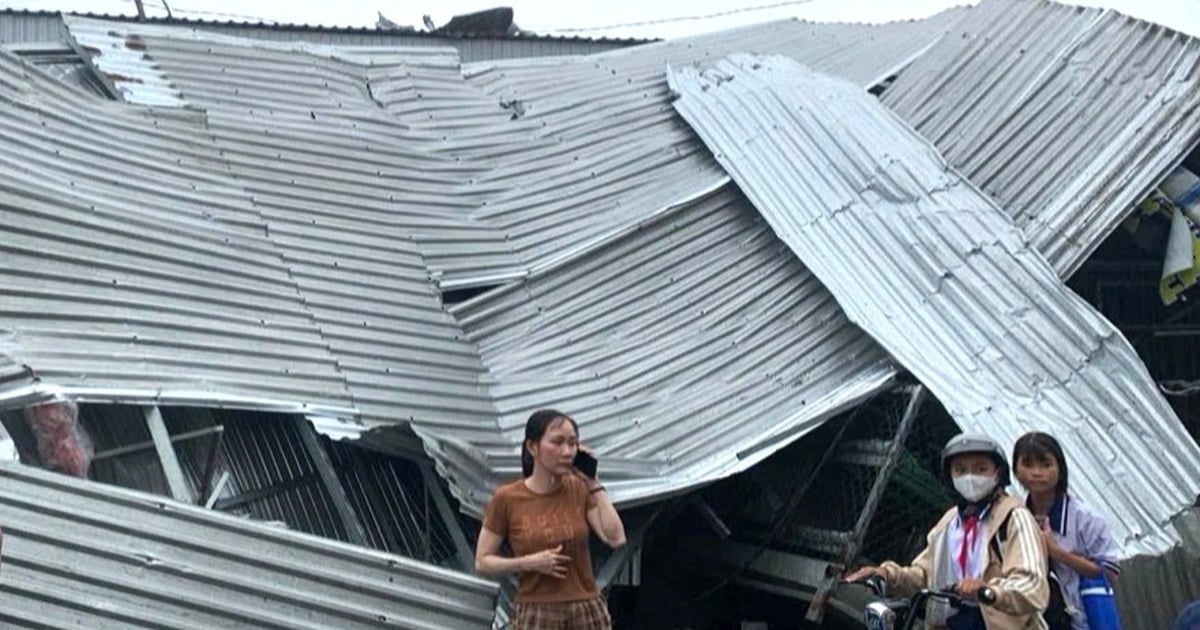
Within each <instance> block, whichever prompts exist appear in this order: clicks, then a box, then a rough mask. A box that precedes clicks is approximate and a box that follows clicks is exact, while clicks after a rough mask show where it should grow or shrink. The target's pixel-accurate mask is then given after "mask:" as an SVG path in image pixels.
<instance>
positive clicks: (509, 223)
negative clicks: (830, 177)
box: [443, 10, 962, 285]
mask: <svg viewBox="0 0 1200 630" xmlns="http://www.w3.org/2000/svg"><path fill="white" fill-rule="evenodd" d="M961 13H962V10H954V11H947V12H944V13H942V14H939V15H938V16H936V17H935V18H931V19H929V20H923V21H916V22H900V23H894V24H888V25H842V24H810V23H804V22H799V21H795V20H789V21H782V22H774V23H769V24H764V25H760V26H754V27H746V28H741V29H734V30H730V31H726V32H721V33H717V34H712V35H705V36H700V37H694V38H687V39H682V40H678V41H673V42H662V43H655V44H648V45H644V46H639V47H635V48H629V49H623V50H620V51H613V52H609V53H603V54H598V55H591V56H588V57H568V58H558V59H543V60H524V61H513V62H489V63H478V64H470V65H467V66H465V67H464V70H463V71H464V74H465V76H466V77H467V79H468V80H469V81H470V83H471V84H472V85H474V86H477V87H478V88H479V89H481V90H483V91H484V92H486V93H487V94H489V95H490V96H492V97H493V98H494V99H496V100H499V101H501V102H505V103H519V104H520V107H521V112H522V114H521V120H522V121H524V122H526V123H533V124H535V125H536V127H535V131H536V137H537V138H539V139H543V140H549V141H551V144H550V146H544V145H542V144H538V145H532V146H517V147H510V148H506V149H505V150H504V153H503V162H501V163H499V164H497V166H496V168H494V169H493V170H492V171H490V172H489V173H488V174H487V175H486V176H484V177H483V179H482V180H481V181H486V182H488V183H489V184H490V185H491V186H492V187H494V188H497V189H498V190H497V192H495V193H494V194H492V195H490V196H489V197H487V204H486V207H483V208H480V209H479V210H477V211H476V212H475V214H474V216H476V217H477V218H480V219H482V220H487V221H489V222H492V223H496V224H498V225H501V226H502V227H503V228H504V229H505V231H506V233H508V234H509V235H510V239H511V241H512V243H513V246H514V248H515V249H516V251H517V253H518V255H519V256H520V257H521V258H522V259H523V261H524V262H525V263H527V264H528V265H529V267H530V268H532V269H534V270H537V269H541V268H544V267H546V266H548V265H554V264H558V263H560V262H562V261H564V260H570V259H571V258H574V257H577V256H580V255H582V254H583V253H584V252H587V251H589V250H590V249H592V248H594V247H596V246H598V245H600V244H603V243H605V242H608V241H610V240H612V239H614V238H617V237H620V236H621V235H624V234H625V233H627V232H628V230H630V229H632V228H634V227H635V226H636V225H637V224H638V223H639V222H640V221H643V220H645V219H646V218H648V217H650V216H655V215H657V214H659V213H662V212H665V211H667V210H668V209H669V208H671V207H672V206H675V205H678V204H680V203H683V202H685V201H687V200H689V199H692V198H694V197H695V196H696V194H697V193H698V192H699V191H707V190H711V189H713V188H715V187H716V186H719V185H721V184H722V183H723V182H724V174H723V173H722V172H721V171H720V169H719V168H717V166H716V165H715V164H714V163H713V162H712V159H711V158H710V157H709V156H708V155H707V153H706V152H704V151H703V150H702V148H701V146H700V144H699V143H698V142H697V141H696V139H695V136H694V134H692V132H691V131H690V130H688V129H687V128H686V126H684V125H681V124H680V121H679V120H678V118H677V117H676V116H675V115H674V113H673V112H672V111H671V108H670V104H669V94H668V91H667V89H666V80H665V76H666V75H665V72H666V68H667V66H669V65H673V66H679V65H688V64H695V63H704V62H705V61H706V60H709V59H715V58H719V57H720V56H723V55H725V54H727V53H729V52H737V51H745V50H753V51H762V52H781V53H786V54H790V55H794V56H796V57H797V58H799V59H802V60H804V61H805V62H807V63H811V64H813V65H815V66H816V67H819V68H821V69H823V70H826V71H828V72H832V73H834V74H839V75H842V76H848V77H849V78H851V79H853V80H856V81H861V82H862V83H863V85H864V86H869V85H870V84H871V83H873V82H874V81H875V80H877V79H879V78H882V77H886V76H888V75H889V74H890V73H892V72H893V71H894V70H895V69H896V68H897V67H899V66H901V65H903V64H904V63H907V61H908V60H909V59H911V58H912V57H913V56H914V55H916V54H917V53H919V52H920V51H921V50H923V49H924V48H925V47H927V46H928V45H930V44H931V43H932V42H933V41H935V40H936V39H937V38H938V37H939V36H940V35H941V34H942V33H943V32H944V31H945V30H946V29H947V28H948V27H949V25H950V24H953V23H954V22H955V21H957V20H958V19H959V18H960V17H961ZM484 275H486V274H484V273H481V272H480V271H476V270H473V269H470V268H460V269H459V270H456V271H454V272H450V273H448V274H447V276H446V277H445V278H444V280H443V281H444V283H445V284H446V285H454V284H478V279H479V278H480V277H482V276H484Z"/></svg>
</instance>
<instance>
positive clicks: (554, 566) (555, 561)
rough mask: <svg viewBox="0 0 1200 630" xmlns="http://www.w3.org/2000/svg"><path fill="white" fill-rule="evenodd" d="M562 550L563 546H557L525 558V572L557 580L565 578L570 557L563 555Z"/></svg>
mask: <svg viewBox="0 0 1200 630" xmlns="http://www.w3.org/2000/svg"><path fill="white" fill-rule="evenodd" d="M562 549H563V546H562V545H559V546H557V547H552V548H550V549H544V550H542V551H539V552H537V553H531V554H529V555H528V556H525V558H526V567H525V568H526V570H529V571H534V572H537V573H541V574H544V575H549V576H550V577H556V578H559V579H562V578H565V577H567V564H568V563H570V562H571V557H570V556H566V555H563V553H562Z"/></svg>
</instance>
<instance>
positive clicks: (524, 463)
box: [521, 409, 579, 477]
mask: <svg viewBox="0 0 1200 630" xmlns="http://www.w3.org/2000/svg"><path fill="white" fill-rule="evenodd" d="M559 419H562V420H566V421H567V422H570V423H571V428H573V429H575V435H579V425H578V424H575V419H574V418H572V417H571V416H568V415H567V414H565V413H563V412H561V411H557V410H555V409H539V410H537V411H535V412H533V413H532V414H530V416H529V420H527V421H526V422H525V441H524V442H522V443H521V475H522V476H524V477H528V476H529V475H532V474H533V455H532V454H531V453H530V452H529V443H530V442H533V443H534V444H537V443H538V442H541V441H542V436H543V435H546V429H549V428H550V425H553V424H555V423H556V421H557V420H559Z"/></svg>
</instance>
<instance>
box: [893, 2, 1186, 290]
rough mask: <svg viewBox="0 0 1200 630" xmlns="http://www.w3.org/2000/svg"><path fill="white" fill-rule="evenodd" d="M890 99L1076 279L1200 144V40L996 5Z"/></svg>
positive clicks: (1120, 20) (910, 73)
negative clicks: (1086, 262) (1098, 249)
mask: <svg viewBox="0 0 1200 630" xmlns="http://www.w3.org/2000/svg"><path fill="white" fill-rule="evenodd" d="M882 99H883V102H884V103H885V104H886V105H887V106H888V107H890V108H891V109H893V110H894V111H896V112H897V113H898V114H900V115H901V116H902V117H903V118H904V119H905V120H907V121H908V122H909V124H911V125H912V126H913V127H914V128H915V129H916V130H917V131H918V132H919V133H920V134H921V135H923V136H925V137H926V138H928V139H929V140H930V141H931V142H933V144H934V145H936V146H937V148H938V149H939V150H940V151H941V152H942V154H943V155H945V156H946V161H948V162H949V163H950V164H952V165H953V166H954V167H955V168H957V169H958V170H959V171H960V172H962V173H963V174H964V175H965V176H967V177H968V178H969V179H970V180H971V181H972V182H974V183H975V184H976V185H977V186H978V187H979V188H981V189H982V190H983V191H984V192H986V193H988V194H989V195H991V196H992V197H993V198H995V199H996V201H997V202H998V204H999V205H1000V206H1001V207H1003V208H1004V209H1005V210H1006V211H1008V213H1009V214H1010V215H1011V216H1012V217H1013V220H1014V221H1015V222H1016V223H1017V225H1018V226H1020V227H1022V228H1023V229H1024V230H1025V232H1026V234H1028V235H1029V236H1030V238H1031V239H1032V240H1033V243H1034V245H1035V246H1036V247H1037V249H1038V251H1040V252H1041V253H1042V254H1043V255H1044V256H1046V258H1047V259H1048V260H1049V261H1050V263H1051V264H1052V265H1053V266H1054V268H1055V270H1056V271H1058V273H1059V275H1060V276H1062V277H1068V276H1070V275H1071V274H1072V273H1073V272H1074V271H1075V270H1076V269H1078V268H1079V265H1081V264H1083V262H1084V260H1086V259H1087V257H1088V256H1089V255H1090V254H1091V253H1092V252H1093V251H1095V248H1096V247H1097V246H1099V245H1100V243H1101V242H1103V240H1104V238H1105V237H1106V236H1107V235H1108V234H1110V233H1112V231H1113V229H1115V228H1116V226H1117V225H1118V224H1119V223H1120V222H1121V221H1122V220H1123V219H1124V218H1125V217H1126V216H1127V215H1128V214H1129V212H1130V210H1131V209H1132V208H1133V207H1134V206H1135V205H1136V204H1137V203H1138V202H1139V201H1140V200H1142V199H1143V198H1145V196H1146V194H1147V193H1148V192H1149V191H1150V189H1151V188H1152V187H1154V186H1155V185H1157V184H1158V183H1159V182H1160V181H1162V179H1163V178H1164V177H1165V176H1166V175H1167V174H1168V173H1169V172H1170V170H1171V169H1172V168H1173V167H1174V166H1175V165H1176V164H1178V162H1179V160H1180V159H1181V158H1182V156H1183V155H1185V154H1186V153H1187V152H1188V151H1190V150H1191V149H1192V147H1194V146H1195V145H1196V142H1197V141H1198V140H1200V125H1198V124H1196V122H1197V118H1198V115H1197V110H1198V109H1200V41H1198V40H1196V39H1193V38H1190V37H1187V36H1185V35H1182V34H1180V33H1177V32H1174V31H1171V30H1170V29H1167V28H1165V27H1162V26H1159V25H1156V24H1151V23H1149V22H1142V21H1138V20H1135V19H1133V18H1130V17H1127V16H1124V15H1121V14H1120V13H1117V12H1115V11H1110V10H1101V9H1088V8H1083V7H1076V6H1068V5H1062V4H1056V3H1053V2H1046V1H1043V0H1036V1H1024V0H984V2H981V3H980V4H979V5H977V6H976V7H975V8H973V9H972V10H970V11H967V12H966V17H964V18H963V20H962V21H961V22H959V23H958V24H956V25H954V26H953V27H952V32H951V36H949V37H944V38H942V39H941V40H939V41H938V43H937V44H935V45H934V46H933V47H932V48H930V49H929V51H928V52H926V54H924V55H923V56H921V57H920V58H919V59H917V60H916V61H914V62H913V64H912V65H911V66H910V67H909V68H907V69H906V70H905V71H904V73H903V74H901V75H900V77H899V78H898V79H897V80H896V82H895V83H894V84H893V85H892V86H891V87H889V88H888V90H887V91H886V92H884V94H883V97H882Z"/></svg>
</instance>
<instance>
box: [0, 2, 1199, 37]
mask: <svg viewBox="0 0 1200 630" xmlns="http://www.w3.org/2000/svg"><path fill="white" fill-rule="evenodd" d="M142 1H143V4H144V6H145V8H146V13H147V15H150V16H155V17H165V16H166V15H167V10H166V8H165V7H168V6H169V7H170V9H171V13H172V14H173V15H174V16H176V17H189V18H195V19H205V20H217V21H227V20H234V21H265V22H280V23H293V24H319V25H324V26H357V27H374V26H375V23H376V20H377V19H378V16H379V15H380V14H381V13H382V14H383V15H384V16H385V17H386V18H387V19H389V20H391V21H392V22H395V23H397V24H401V25H408V26H414V27H417V28H423V25H422V17H423V16H424V15H429V16H430V17H431V18H432V19H433V22H434V24H435V25H437V26H441V25H442V24H445V23H446V22H447V21H449V19H450V18H451V17H453V16H455V15H458V14H462V13H470V12H473V11H480V10H483V9H488V8H492V7H496V6H510V7H512V8H513V10H514V15H515V19H516V22H517V25H518V26H520V27H521V28H523V29H526V30H531V31H535V32H538V33H543V34H547V35H581V36H592V37H644V38H664V39H670V38H674V37H683V36H686V35H694V34H697V33H703V32H708V31H714V30H720V29H724V28H732V27H735V26H743V25H746V24H754V23H759V22H766V21H770V20H776V19H785V18H793V17H798V18H801V19H807V20H813V21H843V22H887V21H891V20H900V19H915V18H923V17H928V16H930V15H932V14H934V13H937V12H938V11H941V10H943V9H947V8H950V7H953V6H956V5H962V4H974V1H973V0H686V1H684V0H605V1H603V2H594V1H582V0H575V1H566V2H564V1H561V0H508V1H507V2H506V1H504V0H336V1H333V2H328V1H327V2H304V1H302V0H291V1H288V2H280V1H278V0H142ZM1070 3H1071V4H1084V5H1088V6H1103V7H1107V8H1113V9H1115V10H1118V11H1121V12H1122V13H1126V14H1130V15H1133V16H1135V17H1140V18H1142V19H1147V20H1150V21H1156V22H1159V23H1161V24H1165V25H1167V26H1171V27H1172V28H1175V29H1177V30H1181V31H1183V32H1187V33H1189V34H1192V35H1196V36H1200V0H1090V1H1083V2H1079V1H1075V0H1072V1H1071V2H1070ZM135 6H136V5H135V3H134V0H0V7H6V8H15V9H32V10H45V11H60V10H61V11H77V12H92V13H101V14H109V15H115V14H125V15H135V14H136V8H135Z"/></svg>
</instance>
